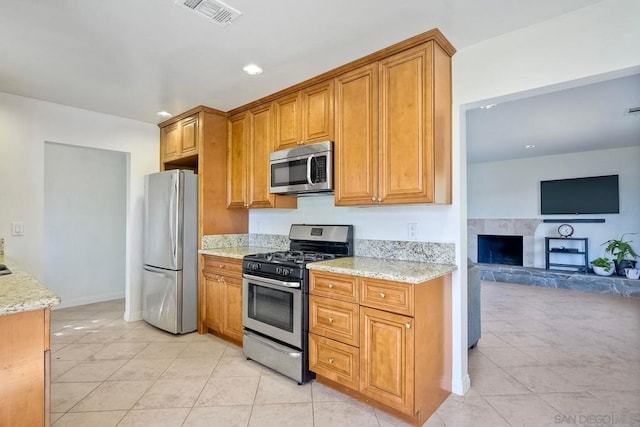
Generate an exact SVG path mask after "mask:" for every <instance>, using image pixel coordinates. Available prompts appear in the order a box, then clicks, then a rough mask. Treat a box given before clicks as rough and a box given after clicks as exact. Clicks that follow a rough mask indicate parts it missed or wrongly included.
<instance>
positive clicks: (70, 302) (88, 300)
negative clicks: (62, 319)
mask: <svg viewBox="0 0 640 427" xmlns="http://www.w3.org/2000/svg"><path fill="white" fill-rule="evenodd" d="M114 299H124V292H116V293H109V294H100V295H91V296H87V297H82V298H71V299H68V298H65V299H63V300H62V303H60V304H59V305H57V306H55V307H53V310H58V309H61V308H69V307H76V306H78V305H86V304H93V303H96V302H105V301H111V300H114Z"/></svg>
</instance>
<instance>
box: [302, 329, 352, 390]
mask: <svg viewBox="0 0 640 427" xmlns="http://www.w3.org/2000/svg"><path fill="white" fill-rule="evenodd" d="M359 358H360V351H359V350H358V348H357V347H352V346H350V345H346V344H342V343H339V342H337V341H333V340H330V339H327V338H323V337H319V336H317V335H314V334H309V370H311V371H312V372H315V373H316V374H319V375H322V376H323V377H326V378H328V379H330V380H333V381H336V382H339V383H340V384H342V385H344V386H346V387H349V388H351V389H353V390H358V387H359V378H358V372H359V369H360V368H359Z"/></svg>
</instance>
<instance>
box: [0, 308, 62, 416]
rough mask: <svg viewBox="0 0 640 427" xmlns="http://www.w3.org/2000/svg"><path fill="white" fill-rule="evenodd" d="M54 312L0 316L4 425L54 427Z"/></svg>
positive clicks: (0, 392)
mask: <svg viewBox="0 0 640 427" xmlns="http://www.w3.org/2000/svg"><path fill="white" fill-rule="evenodd" d="M49 319H50V309H48V308H46V309H40V310H32V311H24V312H21V313H15V314H7V315H1V316H0V426H29V427H31V426H48V425H50V418H49V417H50V415H49V413H50V401H51V398H50V392H49V390H50V376H51V372H50V366H51V365H50V355H49Z"/></svg>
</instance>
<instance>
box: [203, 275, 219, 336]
mask: <svg viewBox="0 0 640 427" xmlns="http://www.w3.org/2000/svg"><path fill="white" fill-rule="evenodd" d="M203 279H204V280H203V281H204V287H203V292H202V293H203V295H202V297H203V298H202V301H201V302H200V313H201V314H200V316H201V317H202V320H201V322H202V324H203V326H205V327H206V328H210V329H213V330H214V331H216V332H222V298H223V292H222V284H221V280H222V279H221V276H218V275H214V274H209V273H207V272H204V274H203Z"/></svg>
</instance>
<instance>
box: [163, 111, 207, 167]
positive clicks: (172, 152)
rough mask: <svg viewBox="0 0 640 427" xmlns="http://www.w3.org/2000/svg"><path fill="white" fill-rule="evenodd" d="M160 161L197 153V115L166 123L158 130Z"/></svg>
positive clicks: (164, 161)
mask: <svg viewBox="0 0 640 427" xmlns="http://www.w3.org/2000/svg"><path fill="white" fill-rule="evenodd" d="M160 147H161V150H160V156H161V159H160V162H161V164H162V165H163V166H164V164H165V163H166V162H171V161H176V160H179V159H182V158H185V157H190V156H195V155H197V154H198V115H197V114H196V115H193V116H190V117H187V118H185V119H182V120H180V121H178V122H175V123H172V124H170V125H167V126H165V127H163V128H161V130H160Z"/></svg>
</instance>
